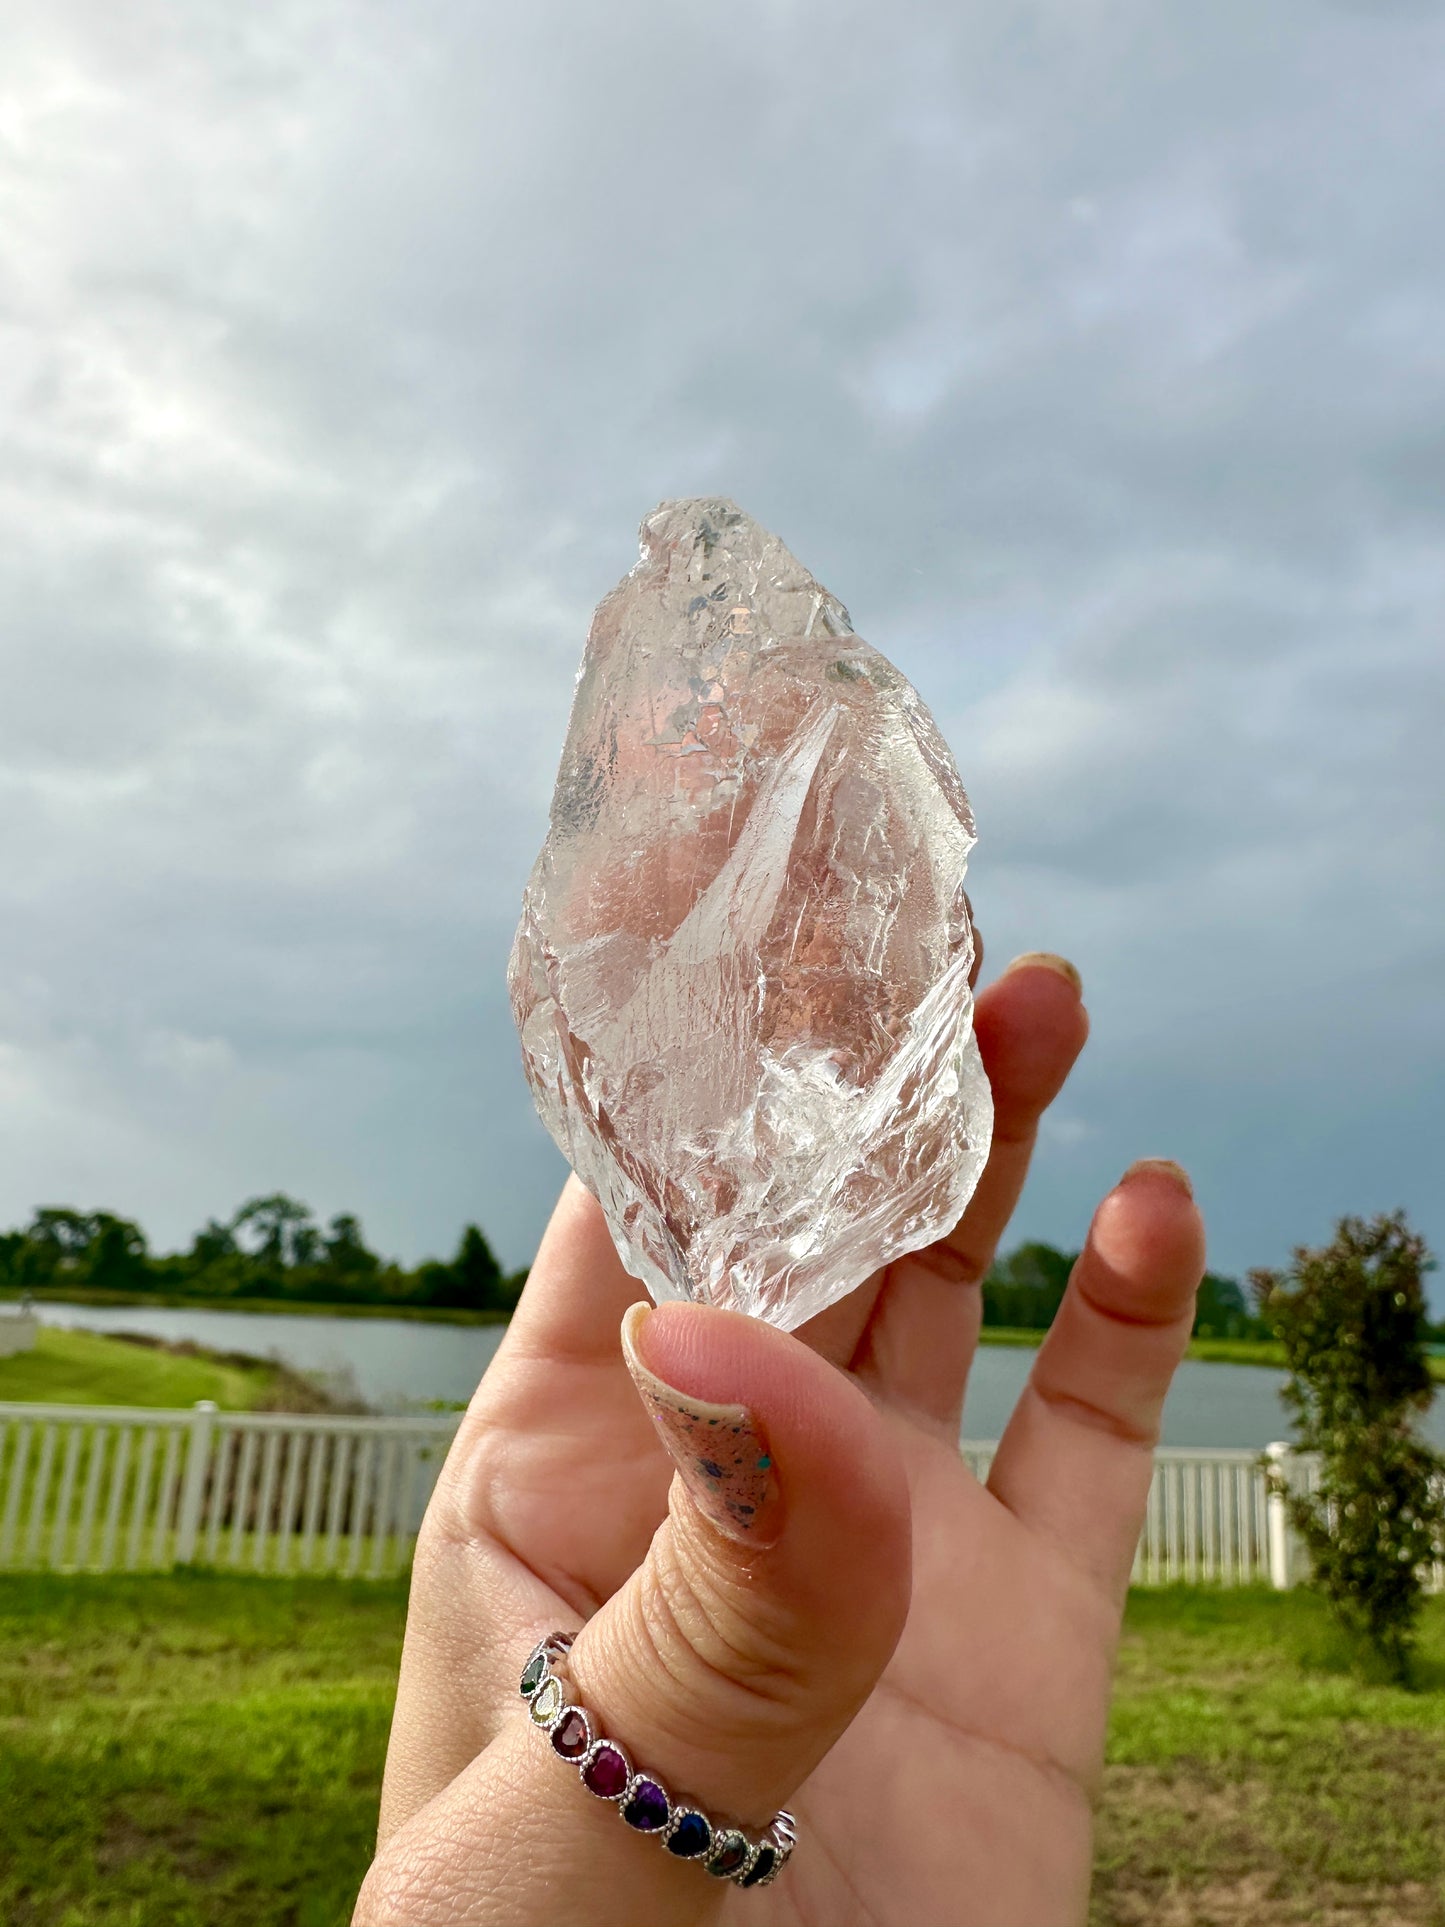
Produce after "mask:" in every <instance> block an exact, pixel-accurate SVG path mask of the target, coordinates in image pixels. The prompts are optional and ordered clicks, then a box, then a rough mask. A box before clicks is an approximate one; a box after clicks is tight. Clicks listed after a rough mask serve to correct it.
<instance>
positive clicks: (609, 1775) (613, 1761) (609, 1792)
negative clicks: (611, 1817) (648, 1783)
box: [582, 1746, 632, 1800]
mask: <svg viewBox="0 0 1445 1927" xmlns="http://www.w3.org/2000/svg"><path fill="white" fill-rule="evenodd" d="M631 1778H632V1775H631V1773H629V1772H628V1769H627V1762H626V1760H624V1759H623V1757H622V1755H621V1754H620V1753H619V1752H618V1751H617V1748H616V1747H615V1746H599V1747H598V1749H597V1751H596V1752H595V1753H594V1754H593V1755H592V1758H591V1759H590V1760H589V1761H588V1762H587V1765H586V1766H585V1767H584V1768H583V1769H582V1780H583V1784H584V1785H586V1786H589V1787H591V1789H592V1791H593V1792H594V1793H600V1794H601V1795H602V1798H603V1799H604V1800H615V1799H616V1798H617V1796H618V1794H619V1793H621V1791H622V1789H623V1788H624V1787H625V1786H626V1785H627V1782H628V1781H629V1780H630V1779H631Z"/></svg>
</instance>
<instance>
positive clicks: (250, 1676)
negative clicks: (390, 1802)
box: [0, 1574, 1445, 1927]
mask: <svg viewBox="0 0 1445 1927" xmlns="http://www.w3.org/2000/svg"><path fill="white" fill-rule="evenodd" d="M403 1611H404V1594H403V1589H402V1587H401V1586H400V1585H390V1584H388V1585H384V1586H366V1585H349V1586H348V1585H347V1584H345V1583H344V1582H339V1581H331V1582H326V1581H285V1580H275V1579H249V1580H248V1579H238V1578H231V1577H221V1576H214V1575H204V1574H177V1575H174V1576H171V1577H167V1578H113V1579H70V1578H54V1577H49V1576H40V1577H34V1576H27V1577H17V1576H8V1577H0V1812H3V1813H4V1814H5V1816H6V1820H5V1849H4V1852H3V1853H0V1919H3V1920H4V1921H5V1922H7V1923H9V1924H11V1927H343V1923H344V1922H345V1921H346V1919H347V1917H348V1911H349V1908H350V1904H351V1900H352V1898H353V1896H354V1894H355V1890H356V1886H357V1884H358V1882H359V1881H360V1878H361V1874H362V1871H363V1869H364V1867H365V1865H366V1860H367V1855H368V1852H369V1848H370V1841H371V1836H372V1830H373V1828H374V1825H375V1817H376V1793H377V1786H378V1783H379V1780H380V1774H381V1764H382V1757H383V1753H384V1749H385V1742H386V1728H387V1721H388V1718H389V1714H390V1705H391V1693H392V1687H393V1683H394V1679H395V1670H396V1659H397V1654H398V1651H399V1648H400V1641H401V1628H402V1618H403ZM1427 1631H1428V1655H1427V1664H1426V1667H1425V1669H1424V1673H1423V1682H1422V1683H1423V1687H1424V1690H1422V1691H1420V1692H1417V1693H1413V1694H1412V1693H1403V1692H1400V1691H1398V1690H1396V1689H1394V1688H1390V1687H1385V1686H1369V1685H1362V1684H1360V1683H1359V1682H1358V1681H1356V1680H1354V1679H1352V1678H1351V1677H1350V1676H1349V1675H1348V1673H1346V1672H1345V1671H1343V1670H1342V1654H1341V1653H1340V1651H1339V1649H1338V1648H1337V1647H1336V1646H1335V1645H1334V1644H1333V1643H1332V1641H1331V1639H1330V1636H1329V1633H1328V1629H1327V1625H1326V1622H1325V1619H1324V1615H1323V1612H1322V1610H1321V1608H1320V1606H1319V1605H1318V1603H1317V1602H1316V1601H1315V1600H1313V1599H1310V1598H1308V1597H1305V1596H1303V1595H1298V1594H1296V1595H1292V1596H1288V1597H1277V1596H1274V1595H1271V1594H1266V1593H1240V1592H1235V1593H1224V1594H1218V1593H1203V1592H1190V1591H1183V1590H1180V1591H1175V1592H1171V1593H1156V1594H1136V1595H1135V1597H1134V1598H1133V1600H1132V1601H1131V1604H1130V1611H1129V1623H1128V1630H1127V1633H1126V1637H1125V1642H1124V1647H1123V1652H1122V1655H1121V1664H1120V1684H1119V1694H1118V1701H1117V1704H1116V1709H1115V1715H1114V1724H1113V1735H1112V1740H1111V1745H1110V1765H1109V1767H1108V1769H1107V1774H1106V1781H1105V1794H1104V1802H1103V1808H1102V1812H1101V1817H1100V1829H1099V1873H1098V1879H1097V1882H1096V1892H1095V1900H1094V1909H1093V1923H1094V1927H1134V1924H1135V1923H1142V1922H1146V1921H1147V1922H1149V1923H1150V1924H1151V1927H1154V1924H1155V1923H1158V1927H1214V1924H1215V1923H1217V1924H1218V1927H1244V1923H1246V1922H1248V1923H1249V1927H1304V1923H1307V1922H1315V1921H1326V1922H1330V1923H1344V1922H1346V1921H1348V1922H1373V1923H1375V1927H1386V1924H1387V1923H1388V1924H1389V1927H1427V1924H1431V1927H1433V1923H1437V1922H1439V1921H1440V1920H1442V1919H1445V1801H1442V1799H1441V1788H1442V1786H1445V1600H1437V1601H1434V1602H1432V1604H1431V1607H1430V1610H1429V1615H1428V1620H1427ZM919 1927H944V1923H942V1922H938V1923H932V1922H930V1923H919Z"/></svg>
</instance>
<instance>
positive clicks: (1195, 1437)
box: [35, 1304, 1445, 1446]
mask: <svg viewBox="0 0 1445 1927" xmlns="http://www.w3.org/2000/svg"><path fill="white" fill-rule="evenodd" d="M35 1310H36V1314H37V1316H38V1317H39V1318H40V1319H41V1320H42V1322H43V1323H45V1324H49V1325H80V1326H83V1327H85V1328H86V1329H87V1330H90V1331H133V1332H147V1333H150V1334H152V1335H153V1336H155V1337H157V1338H170V1339H181V1338H190V1339H194V1341H195V1342H196V1343H197V1344H198V1345H207V1346H209V1347H210V1348H211V1349H212V1350H213V1351H220V1352H250V1353H252V1354H253V1355H254V1356H256V1357H260V1358H269V1357H275V1358H279V1359H282V1360H283V1361H284V1362H285V1363H286V1364H288V1365H292V1366H294V1367H295V1368H296V1369H297V1370H298V1371H303V1372H320V1373H323V1374H326V1375H328V1376H339V1377H344V1378H349V1380H350V1381H351V1382H353V1383H354V1384H355V1386H356V1389H357V1390H358V1391H359V1392H360V1394H361V1396H362V1397H363V1398H364V1399H365V1400H366V1401H367V1403H368V1404H370V1405H374V1406H376V1407H378V1408H379V1409H380V1410H382V1411H386V1412H399V1411H405V1410H406V1409H408V1408H409V1407H412V1408H414V1407H417V1406H420V1405H424V1404H426V1403H427V1402H428V1401H429V1400H432V1399H443V1400H446V1401H449V1402H456V1401H460V1400H463V1399H467V1398H469V1397H470V1396H471V1394H472V1391H473V1389H474V1387H475V1385H476V1383H477V1380H478V1379H479V1378H480V1377H481V1375H482V1373H483V1372H484V1371H485V1370H486V1367H487V1364H488V1361H489V1360H490V1359H491V1356H492V1354H493V1352H495V1351H496V1349H497V1346H498V1345H499V1344H500V1343H501V1340H502V1333H503V1330H504V1329H505V1328H504V1327H503V1326H501V1325H440V1324H428V1323H424V1322H423V1321H421V1320H418V1319H406V1318H311V1317H298V1316H291V1315H288V1314H286V1313H284V1312H283V1313H278V1312H243V1311H201V1310H190V1309H188V1308H182V1307H179V1306H174V1307H171V1306H155V1307H151V1306H120V1307H117V1306H113V1305H64V1304H43V1305H37V1306H36V1307H35ZM1032 1358H1033V1354H1032V1352H1030V1351H1027V1350H1025V1349H1023V1348H1022V1347H1013V1346H1005V1345H984V1346H981V1347H980V1349H979V1354H978V1357H977V1359H976V1360H975V1361H974V1367H973V1371H972V1374H971V1376H970V1380H969V1388H968V1403H967V1406H966V1408H965V1411H964V1436H965V1437H967V1438H974V1439H993V1438H997V1437H998V1435H999V1433H1000V1432H1001V1431H1002V1430H1003V1427H1004V1423H1005V1421H1006V1419H1007V1418H1008V1415H1009V1413H1010V1411H1011V1410H1012V1409H1013V1404H1014V1400H1015V1399H1016V1398H1017V1397H1018V1395H1019V1392H1020V1391H1021V1390H1022V1388H1023V1383H1024V1380H1025V1379H1026V1378H1027V1376H1028V1370H1029V1365H1030V1362H1031V1360H1032ZM1282 1380H1283V1374H1282V1373H1280V1372H1277V1371H1271V1370H1270V1369H1269V1368H1268V1367H1266V1366H1263V1365H1205V1364H1201V1363H1199V1362H1197V1361H1195V1360H1192V1359H1190V1360H1186V1362H1185V1363H1184V1364H1183V1365H1182V1366H1181V1367H1180V1369H1179V1372H1178V1375H1177V1377H1176V1378H1175V1380H1174V1388H1173V1390H1172V1391H1171V1392H1170V1394H1169V1403H1168V1405H1167V1406H1166V1407H1165V1411H1164V1443H1165V1444H1166V1445H1223V1446H1262V1445H1268V1444H1269V1442H1270V1440H1271V1439H1281V1438H1287V1437H1288V1436H1289V1423H1288V1420H1287V1419H1286V1417H1285V1413H1284V1408H1283V1406H1282V1405H1281V1403H1280V1398H1279V1388H1280V1385H1281V1383H1282ZM1425 1431H1426V1433H1427V1434H1428V1436H1429V1437H1430V1438H1432V1439H1433V1440H1434V1441H1435V1442H1436V1443H1437V1444H1440V1445H1445V1399H1440V1398H1437V1399H1436V1400H1435V1404H1434V1406H1433V1408H1432V1410H1431V1412H1430V1414H1429V1419H1428V1421H1427V1424H1426V1426H1425Z"/></svg>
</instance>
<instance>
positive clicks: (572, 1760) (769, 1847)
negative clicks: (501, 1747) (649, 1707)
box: [521, 1633, 798, 1887]
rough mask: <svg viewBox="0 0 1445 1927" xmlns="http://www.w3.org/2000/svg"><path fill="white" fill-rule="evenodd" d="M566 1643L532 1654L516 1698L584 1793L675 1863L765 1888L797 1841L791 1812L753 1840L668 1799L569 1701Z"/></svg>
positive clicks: (545, 1645) (562, 1637) (565, 1639)
mask: <svg viewBox="0 0 1445 1927" xmlns="http://www.w3.org/2000/svg"><path fill="white" fill-rule="evenodd" d="M572 1640H573V1635H572V1634H571V1633H553V1634H552V1635H551V1636H550V1637H549V1638H547V1639H544V1640H543V1641H542V1642H541V1643H540V1644H539V1645H537V1646H534V1647H533V1648H532V1651H531V1652H530V1653H529V1654H528V1656H527V1663H526V1665H525V1666H524V1667H523V1668H522V1681H521V1694H522V1698H523V1699H524V1700H526V1701H527V1703H528V1706H527V1710H528V1713H529V1715H530V1717H531V1721H532V1724H533V1725H534V1726H535V1727H537V1729H538V1730H539V1731H540V1732H542V1733H545V1734H546V1735H547V1737H548V1739H549V1740H550V1741H551V1743H552V1751H553V1752H554V1753H555V1754H556V1755H557V1756H558V1758H559V1759H563V1760H566V1761H567V1762H568V1763H569V1765H572V1766H575V1767H576V1768H577V1771H578V1774H579V1775H580V1776H581V1780H582V1784H583V1786H585V1787H586V1789H587V1791H588V1792H589V1793H591V1794H593V1795H595V1796H596V1798H597V1799H599V1800H610V1801H611V1802H612V1803H613V1805H614V1806H616V1808H617V1810H618V1812H619V1814H620V1815H621V1816H622V1819H623V1820H624V1821H625V1823H626V1824H627V1825H628V1826H629V1827H631V1828H632V1829H633V1831H634V1832H636V1833H641V1834H650V1835H651V1836H652V1837H653V1838H654V1839H655V1840H659V1841H660V1842H661V1843H662V1845H663V1846H664V1847H665V1848H666V1850H667V1851H668V1852H669V1853H670V1854H674V1855H675V1856H676V1857H677V1858H678V1859H679V1860H695V1861H697V1862H698V1864H699V1865H700V1866H701V1867H702V1869H703V1871H704V1872H705V1873H710V1874H711V1875H712V1876H713V1878H714V1879H716V1880H731V1881H732V1882H733V1884H734V1885H735V1886H738V1887H766V1886H768V1885H770V1883H771V1882H772V1881H774V1880H776V1879H777V1877H778V1875H779V1874H780V1873H781V1872H782V1871H783V1868H784V1867H785V1866H786V1865H787V1864H788V1858H789V1856H790V1855H791V1853H792V1851H793V1847H794V1844H795V1843H796V1841H797V1837H798V1830H797V1824H796V1822H795V1821H794V1819H793V1816H792V1814H791V1813H786V1812H784V1813H777V1814H775V1815H774V1816H773V1818H772V1819H771V1820H770V1821H769V1823H768V1825H767V1826H766V1827H765V1828H764V1830H763V1832H762V1834H761V1835H760V1836H759V1835H753V1834H749V1833H745V1832H744V1831H743V1829H742V1828H741V1827H730V1826H727V1825H725V1824H724V1823H723V1822H721V1821H718V1820H713V1819H711V1818H710V1817H709V1816H708V1815H707V1814H706V1813H704V1812H703V1811H702V1809H701V1808H700V1807H696V1806H694V1805H693V1804H692V1803H691V1801H688V1800H674V1799H673V1798H672V1796H671V1795H670V1794H669V1793H668V1791H667V1788H666V1787H665V1786H664V1785H663V1783H662V1782H661V1780H659V1779H658V1778H657V1777H656V1775H655V1774H652V1773H647V1772H645V1771H643V1770H642V1769H640V1768H634V1766H633V1764H632V1761H631V1760H630V1759H629V1757H628V1755H627V1753H626V1751H625V1750H624V1749H623V1748H622V1747H620V1746H619V1745H618V1744H617V1742H616V1740H609V1739H607V1738H605V1737H604V1736H603V1735H602V1734H601V1733H599V1732H598V1730H597V1722H596V1721H595V1720H594V1719H593V1717H592V1715H591V1714H590V1713H589V1712H588V1711H587V1710H586V1708H585V1707H582V1706H578V1705H577V1703H576V1701H575V1700H573V1699H571V1698H569V1692H570V1689H571V1681H570V1680H569V1679H568V1677H567V1669H566V1658H567V1653H568V1650H569V1648H570V1647H571V1645H572Z"/></svg>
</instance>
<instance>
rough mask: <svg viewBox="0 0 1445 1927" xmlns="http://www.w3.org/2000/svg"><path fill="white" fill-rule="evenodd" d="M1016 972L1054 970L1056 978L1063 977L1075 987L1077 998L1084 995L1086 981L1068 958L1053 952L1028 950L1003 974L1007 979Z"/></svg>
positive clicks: (1015, 959) (1007, 967)
mask: <svg viewBox="0 0 1445 1927" xmlns="http://www.w3.org/2000/svg"><path fill="white" fill-rule="evenodd" d="M1014 970H1052V971H1053V973H1054V975H1055V976H1056V977H1062V978H1063V979H1064V981H1065V983H1070V984H1072V985H1073V986H1074V993H1075V995H1076V996H1080V997H1082V996H1083V994H1084V980H1083V978H1082V977H1081V976H1080V975H1079V973H1078V971H1077V970H1076V969H1075V968H1074V966H1073V965H1072V964H1071V963H1070V962H1069V960H1068V958H1067V957H1056V956H1055V955H1054V953H1053V951H1052V950H1026V951H1025V952H1024V954H1023V955H1022V956H1021V957H1015V958H1014V960H1013V962H1012V963H1011V964H1009V965H1007V966H1006V967H1005V969H1004V973H1003V974H1004V976H1005V977H1007V976H1008V975H1009V972H1010V971H1014Z"/></svg>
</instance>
